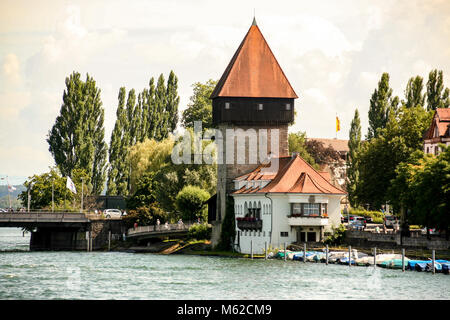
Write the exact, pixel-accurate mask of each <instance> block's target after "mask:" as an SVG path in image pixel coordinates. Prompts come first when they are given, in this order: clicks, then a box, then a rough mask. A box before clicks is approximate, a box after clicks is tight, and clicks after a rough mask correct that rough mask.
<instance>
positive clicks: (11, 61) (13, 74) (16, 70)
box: [2, 53, 21, 84]
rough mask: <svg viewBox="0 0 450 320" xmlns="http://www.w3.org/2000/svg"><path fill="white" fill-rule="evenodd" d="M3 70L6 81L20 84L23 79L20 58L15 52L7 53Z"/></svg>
mask: <svg viewBox="0 0 450 320" xmlns="http://www.w3.org/2000/svg"><path fill="white" fill-rule="evenodd" d="M2 72H3V75H4V77H5V78H6V81H7V82H8V83H10V84H18V83H19V82H20V80H21V75H20V62H19V58H17V56H16V55H15V54H13V53H10V54H8V55H6V57H5V59H4V62H3V65H2Z"/></svg>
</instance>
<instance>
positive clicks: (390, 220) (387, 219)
mask: <svg viewBox="0 0 450 320" xmlns="http://www.w3.org/2000/svg"><path fill="white" fill-rule="evenodd" d="M396 221H397V218H396V217H395V216H392V215H386V216H384V224H385V225H386V228H394V223H395V222H396Z"/></svg>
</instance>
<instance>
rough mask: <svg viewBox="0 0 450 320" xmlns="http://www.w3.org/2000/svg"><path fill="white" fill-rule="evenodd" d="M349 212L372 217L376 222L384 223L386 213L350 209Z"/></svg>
mask: <svg viewBox="0 0 450 320" xmlns="http://www.w3.org/2000/svg"><path fill="white" fill-rule="evenodd" d="M349 213H350V214H352V215H355V216H361V217H370V218H372V221H373V222H374V223H383V219H384V213H383V212H381V211H367V210H360V209H350V211H349Z"/></svg>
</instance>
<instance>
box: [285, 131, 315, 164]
mask: <svg viewBox="0 0 450 320" xmlns="http://www.w3.org/2000/svg"><path fill="white" fill-rule="evenodd" d="M288 144H289V151H290V152H291V153H292V152H297V153H298V154H299V156H300V157H302V158H303V159H304V160H305V161H306V162H308V163H309V164H310V165H311V166H313V167H314V168H315V169H316V170H319V165H317V164H316V162H315V161H314V158H313V157H312V156H311V155H310V154H309V152H308V151H307V150H306V132H300V131H299V132H297V133H289V136H288Z"/></svg>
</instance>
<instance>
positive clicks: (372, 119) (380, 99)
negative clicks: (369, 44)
mask: <svg viewBox="0 0 450 320" xmlns="http://www.w3.org/2000/svg"><path fill="white" fill-rule="evenodd" d="M398 103H399V99H398V97H394V96H393V95H392V89H391V88H390V87H389V74H388V73H383V74H382V76H381V80H380V81H379V82H378V88H377V89H375V91H374V92H373V94H372V97H371V98H370V107H369V130H368V133H367V139H368V140H370V139H372V138H376V137H378V135H379V133H378V132H377V131H378V129H383V128H385V127H386V123H387V121H388V118H389V114H391V113H395V111H396V109H397V105H398Z"/></svg>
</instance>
